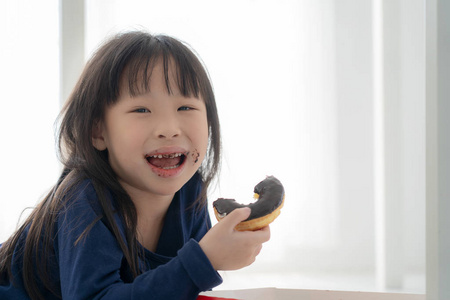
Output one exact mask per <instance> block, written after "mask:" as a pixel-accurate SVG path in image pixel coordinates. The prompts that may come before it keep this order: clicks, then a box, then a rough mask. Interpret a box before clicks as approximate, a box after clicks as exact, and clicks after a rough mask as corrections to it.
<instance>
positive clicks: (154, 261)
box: [0, 174, 222, 300]
mask: <svg viewBox="0 0 450 300" xmlns="http://www.w3.org/2000/svg"><path fill="white" fill-rule="evenodd" d="M200 190H201V183H200V179H199V176H198V175H197V174H196V175H194V177H193V178H192V179H191V180H190V181H189V182H188V183H186V185H185V186H184V187H183V188H182V189H181V190H180V191H178V192H177V193H176V194H175V196H174V198H173V200H172V202H171V204H170V207H169V209H168V211H167V214H166V218H165V221H164V226H163V229H162V232H161V236H160V238H159V241H158V245H157V249H156V251H155V252H151V251H149V250H147V249H145V248H143V249H142V250H143V251H144V252H145V260H144V261H143V262H142V263H143V265H144V266H145V269H146V271H145V272H144V273H143V274H141V275H139V276H137V277H136V278H135V279H134V280H133V276H132V275H131V272H130V271H129V268H128V265H127V263H126V260H125V258H124V254H123V252H122V250H121V248H120V246H119V244H118V242H117V240H116V238H115V237H114V235H113V233H112V232H111V231H110V230H109V229H108V226H106V224H105V223H104V222H103V221H98V222H96V223H95V225H94V226H93V227H92V228H91V229H90V231H89V233H88V234H87V235H86V236H85V238H83V239H82V240H81V241H80V242H78V243H75V241H76V240H77V239H78V238H79V237H80V235H81V233H83V232H84V230H85V229H86V228H87V227H88V226H90V225H91V224H92V223H93V222H94V220H96V219H97V218H98V217H99V215H100V209H99V207H100V206H99V203H98V200H97V195H96V192H95V190H94V188H93V186H92V184H91V182H90V181H89V180H85V181H84V182H83V183H82V184H80V185H79V186H78V188H77V191H76V192H77V196H76V197H75V199H74V202H73V203H72V204H71V205H69V206H68V208H67V209H64V210H63V211H62V212H61V214H60V216H59V218H58V223H57V224H56V225H55V226H56V228H55V229H56V230H55V233H56V234H55V240H54V243H53V246H54V249H55V257H54V259H52V260H51V262H53V264H52V266H51V274H50V275H51V278H53V280H52V281H53V283H55V285H56V286H57V289H60V293H61V296H62V298H63V299H103V298H104V299H130V300H131V299H133V300H134V299H195V298H196V297H197V295H198V294H199V293H200V292H202V291H206V290H210V289H212V288H213V287H215V286H217V285H219V284H220V283H221V282H222V279H221V277H220V275H219V274H218V273H217V272H216V271H215V270H214V268H213V267H212V265H211V263H210V262H209V260H208V258H207V257H206V255H205V254H204V252H203V251H202V249H201V248H200V246H199V244H198V241H199V240H200V239H201V238H202V237H203V236H204V235H205V233H206V232H207V231H208V229H209V228H210V227H211V221H210V218H209V214H208V210H207V207H206V206H205V207H204V208H203V209H201V210H198V209H197V208H195V207H192V204H193V203H194V201H195V199H196V198H197V196H198V195H199V193H200ZM109 197H110V199H111V200H112V199H113V197H114V195H112V194H111V193H109ZM111 203H113V201H111ZM115 219H116V222H117V224H118V227H119V229H120V231H121V232H122V233H123V232H124V224H123V222H122V221H121V219H120V218H119V216H118V215H117V214H116V215H115ZM25 234H26V233H25ZM22 243H23V238H22ZM20 246H21V245H20V244H19V245H18V247H20ZM18 247H16V249H17V248H18ZM14 256H15V257H14V259H13V261H16V262H17V263H16V264H14V265H13V267H12V269H13V274H14V275H15V285H13V284H12V282H8V283H7V284H6V285H1V286H0V299H29V297H28V296H27V294H26V292H25V289H24V286H23V281H22V274H21V271H20V270H21V266H22V259H21V253H20V252H19V251H17V250H16V252H15V254H14ZM16 258H18V259H17V260H16ZM44 292H45V293H46V294H45V298H46V299H57V298H55V296H54V295H53V294H52V293H50V292H49V291H44Z"/></svg>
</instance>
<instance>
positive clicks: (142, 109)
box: [134, 107, 150, 113]
mask: <svg viewBox="0 0 450 300" xmlns="http://www.w3.org/2000/svg"><path fill="white" fill-rule="evenodd" d="M134 111H135V112H137V113H149V112H150V111H149V110H148V109H146V108H143V107H141V108H136V109H135V110H134Z"/></svg>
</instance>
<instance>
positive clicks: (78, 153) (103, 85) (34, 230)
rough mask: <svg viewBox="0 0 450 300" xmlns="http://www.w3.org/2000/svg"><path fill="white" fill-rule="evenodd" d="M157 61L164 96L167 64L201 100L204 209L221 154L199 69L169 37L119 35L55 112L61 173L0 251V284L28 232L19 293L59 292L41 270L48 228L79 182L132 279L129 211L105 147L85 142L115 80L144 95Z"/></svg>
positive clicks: (134, 253)
mask: <svg viewBox="0 0 450 300" xmlns="http://www.w3.org/2000/svg"><path fill="white" fill-rule="evenodd" d="M159 61H162V64H163V70H164V76H165V78H166V87H167V91H168V92H169V93H170V92H171V87H170V84H169V74H168V72H169V66H175V74H176V82H175V84H177V87H178V89H179V90H180V92H181V93H182V94H183V95H184V96H194V97H201V98H202V99H203V101H204V102H205V105H206V109H207V119H208V127H209V144H208V149H207V153H206V157H205V159H204V161H203V163H202V165H201V167H200V168H199V170H198V172H199V173H200V175H201V178H202V181H203V189H202V193H201V195H200V197H199V199H198V200H197V201H198V203H199V207H203V206H204V205H205V204H206V193H207V188H208V186H209V185H210V183H211V181H212V180H213V179H214V177H215V176H216V175H217V172H218V170H219V166H220V149H221V141H220V126H219V118H218V114H217V108H216V103H215V97H214V93H213V88H212V85H211V82H210V79H209V76H208V73H207V71H206V68H205V67H204V65H203V63H202V62H201V61H200V60H199V58H198V57H197V56H196V55H195V54H194V52H193V51H192V50H191V49H190V47H188V46H187V45H186V44H185V43H183V42H181V41H179V40H177V39H175V38H172V37H169V36H166V35H152V34H149V33H147V32H143V31H133V32H126V33H121V34H118V35H116V36H114V37H113V38H112V39H110V40H109V41H107V42H106V43H105V44H103V46H101V47H100V48H99V49H98V50H97V52H95V53H94V55H93V56H92V58H91V59H90V60H89V61H88V62H87V64H86V66H85V68H84V70H83V72H82V74H81V76H80V79H79V81H78V82H77V84H76V86H75V88H74V90H73V92H72V93H71V95H70V96H69V98H68V100H67V102H66V104H65V106H64V107H63V109H62V111H61V114H60V116H59V119H58V120H59V131H58V150H59V156H60V160H61V162H62V164H63V166H64V168H63V172H62V174H61V176H60V178H59V180H58V182H57V183H56V184H55V186H54V187H53V189H52V190H51V191H50V192H49V193H48V194H47V195H46V196H45V197H44V199H43V200H42V201H41V202H40V203H39V204H38V206H37V207H36V208H35V209H34V210H33V211H32V213H31V214H30V216H29V217H28V218H27V219H26V220H25V222H24V223H23V225H21V226H20V227H19V228H18V230H17V231H16V232H15V233H14V234H13V235H12V236H11V237H10V238H9V239H8V240H7V241H6V242H5V243H4V244H3V245H2V247H1V248H0V281H1V280H2V278H7V277H9V278H10V280H13V278H12V266H11V265H12V263H13V254H14V251H15V250H17V247H18V245H19V244H21V243H20V240H21V238H23V235H24V234H25V233H26V232H27V231H28V232H27V233H26V238H25V242H24V245H23V249H20V250H21V251H23V261H22V262H21V263H22V264H23V269H22V270H23V272H22V273H23V282H24V284H25V288H26V290H27V292H28V294H29V296H30V297H31V298H32V299H43V295H42V291H41V290H40V289H39V287H38V284H37V280H36V278H40V280H41V282H42V283H43V284H44V286H45V288H46V289H47V290H49V291H51V292H53V293H54V294H55V295H58V294H59V293H58V288H59V287H57V286H54V282H53V281H52V280H51V278H50V277H49V272H48V264H49V262H50V261H49V257H51V256H52V255H54V249H53V245H52V241H53V238H54V234H55V233H54V232H52V229H53V226H54V224H55V223H56V220H57V218H58V213H59V211H60V210H61V208H62V207H63V206H64V205H66V204H70V199H71V197H70V191H71V189H72V188H73V187H74V186H75V185H77V184H79V183H80V181H81V180H83V179H85V178H90V179H91V180H92V183H93V186H94V188H95V190H96V193H97V195H98V199H99V202H100V204H101V206H102V209H103V215H102V216H99V219H100V218H104V219H106V221H107V222H108V224H109V226H110V229H111V230H112V232H113V234H114V235H115V237H116V239H117V241H118V242H119V244H120V247H121V249H122V251H123V253H124V256H125V258H126V260H127V263H128V265H129V266H130V269H131V272H132V273H133V275H134V276H137V275H139V274H140V273H141V272H142V271H141V270H140V268H139V255H140V251H139V247H138V243H137V231H136V226H137V213H136V208H135V206H134V204H133V202H132V201H131V199H130V197H129V195H128V194H127V193H126V191H125V190H124V189H123V187H122V186H121V185H120V184H119V182H118V180H117V178H116V175H115V173H114V172H113V170H112V168H111V166H110V165H109V163H108V158H107V153H106V151H107V150H105V151H98V150H97V149H96V148H95V147H94V146H93V145H92V132H93V129H94V126H95V124H96V123H97V122H98V121H102V120H103V119H104V113H105V109H106V108H107V107H108V106H110V105H113V104H114V103H116V102H117V100H118V97H119V93H120V92H121V91H120V90H119V87H120V83H121V80H125V81H122V82H128V92H129V93H130V95H131V96H134V95H136V94H138V93H140V92H142V91H146V90H148V89H149V86H150V84H149V82H148V79H149V78H150V76H151V72H152V70H153V68H154V66H155V65H156V63H157V62H159ZM142 79H144V80H142ZM106 189H110V190H112V191H113V193H114V194H115V195H116V197H117V200H118V201H117V206H118V207H117V210H118V211H119V212H120V214H121V216H122V218H123V220H124V222H125V226H126V233H125V240H124V239H123V237H122V235H121V234H120V232H119V229H118V227H117V225H116V222H115V221H114V218H113V214H114V212H113V211H112V208H111V207H110V205H109V202H108V201H107V199H106ZM99 219H98V220H99ZM98 220H97V221H98ZM88 230H89V228H87V230H86V231H85V233H87V231H88ZM79 239H82V237H80V238H79ZM15 263H16V262H15Z"/></svg>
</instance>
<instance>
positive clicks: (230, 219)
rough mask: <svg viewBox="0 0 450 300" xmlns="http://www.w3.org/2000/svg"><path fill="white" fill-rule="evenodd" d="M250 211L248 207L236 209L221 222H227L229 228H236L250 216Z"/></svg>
mask: <svg viewBox="0 0 450 300" xmlns="http://www.w3.org/2000/svg"><path fill="white" fill-rule="evenodd" d="M251 211H252V210H251V209H250V208H249V207H243V208H237V209H235V210H233V211H232V212H231V213H230V214H229V215H228V216H226V217H225V218H224V219H223V220H222V222H224V221H225V222H227V223H228V225H229V226H231V228H234V227H236V225H237V224H239V223H240V222H242V221H244V220H245V219H247V218H248V217H249V216H250V213H251Z"/></svg>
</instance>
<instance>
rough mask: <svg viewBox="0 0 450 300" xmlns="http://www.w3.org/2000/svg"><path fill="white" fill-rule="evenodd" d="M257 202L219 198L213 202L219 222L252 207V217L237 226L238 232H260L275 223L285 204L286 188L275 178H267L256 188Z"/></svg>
mask: <svg viewBox="0 0 450 300" xmlns="http://www.w3.org/2000/svg"><path fill="white" fill-rule="evenodd" d="M254 193H255V198H256V199H258V200H257V201H255V202H253V203H250V204H240V203H237V202H236V200H234V199H226V198H219V199H217V200H216V201H214V202H213V207H214V214H215V215H216V218H217V220H218V221H220V220H222V219H223V218H224V217H225V216H226V215H228V214H229V213H230V212H232V211H233V210H235V209H236V208H241V207H250V208H251V210H252V211H251V213H250V216H249V217H248V218H247V219H246V220H244V221H242V222H241V223H239V224H238V225H237V226H236V230H239V231H244V230H258V229H261V228H263V227H265V226H267V225H269V224H270V223H271V222H273V221H274V220H275V219H276V218H277V217H278V215H279V214H280V210H281V208H282V207H283V204H284V188H283V185H282V184H281V182H280V181H279V180H278V179H277V178H275V177H274V176H267V177H266V179H264V180H263V181H261V182H260V183H258V184H257V185H256V186H255V188H254Z"/></svg>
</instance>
